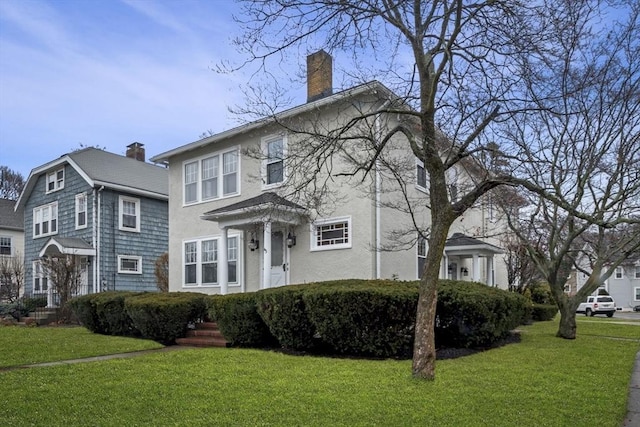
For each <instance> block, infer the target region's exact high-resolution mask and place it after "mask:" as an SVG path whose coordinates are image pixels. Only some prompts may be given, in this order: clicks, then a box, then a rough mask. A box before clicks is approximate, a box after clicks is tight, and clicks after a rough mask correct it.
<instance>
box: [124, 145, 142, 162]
mask: <svg viewBox="0 0 640 427" xmlns="http://www.w3.org/2000/svg"><path fill="white" fill-rule="evenodd" d="M127 157H129V158H131V159H136V160H138V161H140V162H144V161H145V158H144V144H140V143H139V142H134V143H132V144H129V145H127Z"/></svg>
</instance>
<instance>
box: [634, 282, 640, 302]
mask: <svg viewBox="0 0 640 427" xmlns="http://www.w3.org/2000/svg"><path fill="white" fill-rule="evenodd" d="M638 291H640V286H636V287H635V288H633V300H634V301H640V298H637V296H638V295H640V293H639V292H638Z"/></svg>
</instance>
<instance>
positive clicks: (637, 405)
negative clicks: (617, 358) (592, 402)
mask: <svg viewBox="0 0 640 427" xmlns="http://www.w3.org/2000/svg"><path fill="white" fill-rule="evenodd" d="M622 425H623V426H624V427H640V351H639V352H638V354H636V363H635V365H634V367H633V372H632V373H631V382H630V384H629V397H628V399H627V416H626V417H625V419H624V422H623V423H622Z"/></svg>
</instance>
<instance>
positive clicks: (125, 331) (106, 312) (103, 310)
mask: <svg viewBox="0 0 640 427" xmlns="http://www.w3.org/2000/svg"><path fill="white" fill-rule="evenodd" d="M135 295H143V293H141V292H129V291H110V292H102V293H99V294H95V296H94V297H93V298H92V299H91V303H92V305H93V306H94V307H95V311H96V316H97V317H98V322H99V323H100V329H101V331H102V332H101V333H102V334H105V335H119V336H140V334H141V333H140V331H139V330H138V329H136V327H135V326H134V325H133V321H132V320H131V318H130V317H129V315H127V312H126V310H125V309H124V302H125V300H126V299H127V298H130V297H132V296H135Z"/></svg>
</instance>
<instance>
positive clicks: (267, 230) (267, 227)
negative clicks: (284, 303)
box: [262, 221, 271, 289]
mask: <svg viewBox="0 0 640 427" xmlns="http://www.w3.org/2000/svg"><path fill="white" fill-rule="evenodd" d="M263 229H264V233H263V235H262V241H263V242H264V244H263V245H262V246H263V247H264V249H263V251H262V253H263V257H262V265H263V266H264V268H263V270H262V288H263V289H268V288H270V287H271V222H270V221H266V222H265V223H264V226H263Z"/></svg>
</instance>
